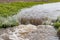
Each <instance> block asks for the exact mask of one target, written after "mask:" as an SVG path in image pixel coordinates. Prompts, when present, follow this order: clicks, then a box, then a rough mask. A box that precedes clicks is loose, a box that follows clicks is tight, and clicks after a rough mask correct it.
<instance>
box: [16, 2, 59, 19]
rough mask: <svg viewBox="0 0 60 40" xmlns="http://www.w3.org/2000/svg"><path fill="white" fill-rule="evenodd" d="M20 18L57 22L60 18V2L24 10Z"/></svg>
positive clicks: (19, 14)
mask: <svg viewBox="0 0 60 40" xmlns="http://www.w3.org/2000/svg"><path fill="white" fill-rule="evenodd" d="M17 15H18V17H19V18H28V19H31V18H35V19H36V18H39V19H40V18H44V17H48V18H50V19H53V20H56V19H57V17H58V16H60V2H57V3H48V4H41V5H35V6H32V7H31V8H25V9H22V10H21V11H20V12H19V13H18V14H17Z"/></svg>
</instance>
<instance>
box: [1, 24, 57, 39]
mask: <svg viewBox="0 0 60 40" xmlns="http://www.w3.org/2000/svg"><path fill="white" fill-rule="evenodd" d="M56 33H57V32H56V30H55V29H54V27H53V26H50V25H38V26H34V25H31V24H28V25H19V26H17V27H13V28H7V29H0V40H58V37H57V35H56Z"/></svg>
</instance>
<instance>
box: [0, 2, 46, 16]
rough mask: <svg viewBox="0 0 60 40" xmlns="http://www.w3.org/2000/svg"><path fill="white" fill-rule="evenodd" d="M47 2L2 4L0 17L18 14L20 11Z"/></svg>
mask: <svg viewBox="0 0 60 40" xmlns="http://www.w3.org/2000/svg"><path fill="white" fill-rule="evenodd" d="M43 3H45V2H13V3H0V16H4V17H8V16H12V15H14V14H16V13H17V12H18V11H19V10H20V9H22V8H26V7H31V6H33V5H37V4H43Z"/></svg>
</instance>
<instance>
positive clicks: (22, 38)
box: [0, 2, 60, 40]
mask: <svg viewBox="0 0 60 40" xmlns="http://www.w3.org/2000/svg"><path fill="white" fill-rule="evenodd" d="M58 16H60V2H58V3H49V4H41V5H36V6H33V7H31V8H26V9H22V10H21V11H20V12H19V13H18V14H17V15H14V16H13V18H14V19H15V20H18V21H19V20H20V19H21V18H28V19H31V18H34V19H40V18H45V17H48V18H49V19H51V20H56V19H57V17H58ZM38 29H39V28H38ZM41 29H42V30H41ZM39 31H40V32H39ZM55 31H56V30H55V29H54V28H53V27H51V28H50V26H49V27H48V26H47V27H45V26H44V27H42V26H41V28H40V29H39V30H38V31H37V26H34V25H20V26H17V27H13V28H6V29H0V40H58V37H55V36H56V34H55V35H54V33H56V32H55ZM41 32H42V33H43V34H42V33H41ZM51 32H52V33H53V34H52V33H51ZM37 33H38V34H40V33H41V34H40V35H38V34H37ZM50 33H51V34H50ZM27 34H28V35H27ZM48 34H49V35H48ZM52 35H53V36H52ZM45 36H46V38H45ZM41 37H42V38H41ZM30 38H31V39H30ZM40 38H41V39H40ZM44 38H45V39H44Z"/></svg>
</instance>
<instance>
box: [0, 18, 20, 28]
mask: <svg viewBox="0 0 60 40" xmlns="http://www.w3.org/2000/svg"><path fill="white" fill-rule="evenodd" d="M18 24H19V23H18V21H17V20H16V19H14V18H13V17H8V18H4V17H0V28H7V27H13V26H17V25H18Z"/></svg>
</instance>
